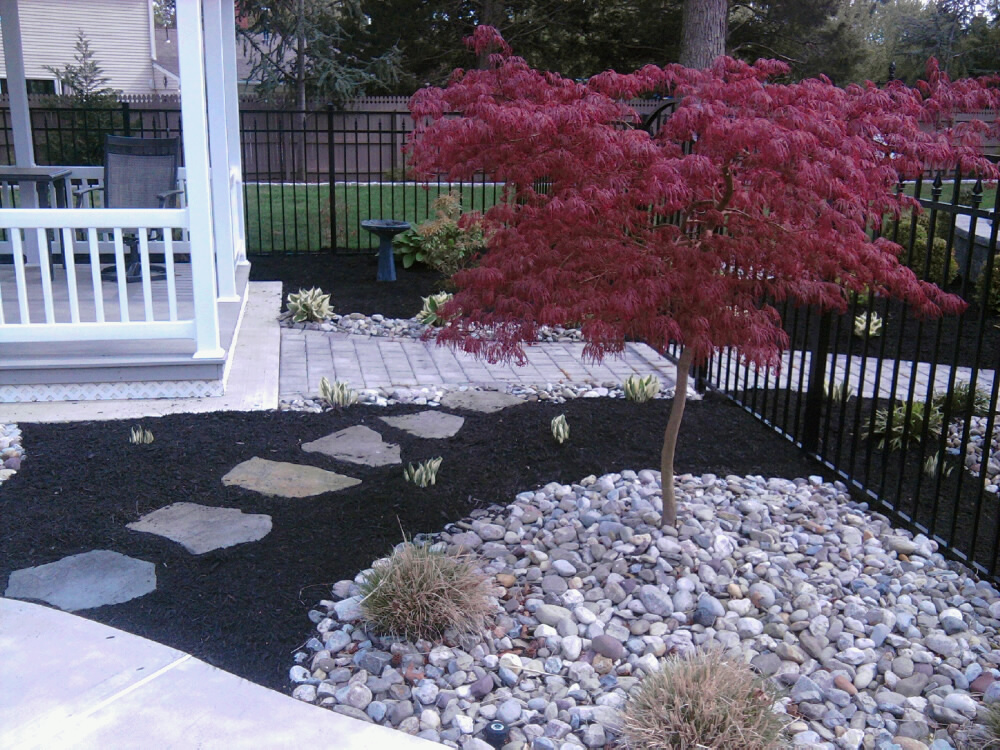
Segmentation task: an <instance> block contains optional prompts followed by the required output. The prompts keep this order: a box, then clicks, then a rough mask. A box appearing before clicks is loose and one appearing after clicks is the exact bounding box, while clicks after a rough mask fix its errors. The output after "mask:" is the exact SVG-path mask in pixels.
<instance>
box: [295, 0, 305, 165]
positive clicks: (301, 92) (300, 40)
mask: <svg viewBox="0 0 1000 750" xmlns="http://www.w3.org/2000/svg"><path fill="white" fill-rule="evenodd" d="M305 25H306V8H305V0H299V2H298V8H297V18H296V25H295V110H296V111H295V118H294V123H295V133H294V134H293V136H292V144H293V146H292V164H293V170H292V171H293V172H294V175H295V177H294V179H295V180H299V181H304V180H305V178H306V148H305V141H306V30H305Z"/></svg>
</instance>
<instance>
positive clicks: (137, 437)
mask: <svg viewBox="0 0 1000 750" xmlns="http://www.w3.org/2000/svg"><path fill="white" fill-rule="evenodd" d="M128 441H129V442H130V443H132V445H149V444H150V443H152V442H153V433H152V432H150V431H149V430H147V429H146V428H145V427H143V426H142V425H136V426H135V427H133V428H132V431H131V432H130V433H129V437H128Z"/></svg>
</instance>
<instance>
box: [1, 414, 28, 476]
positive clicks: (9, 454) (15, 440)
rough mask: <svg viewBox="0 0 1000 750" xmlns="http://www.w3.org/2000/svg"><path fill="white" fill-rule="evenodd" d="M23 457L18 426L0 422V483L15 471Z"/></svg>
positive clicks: (19, 466)
mask: <svg viewBox="0 0 1000 750" xmlns="http://www.w3.org/2000/svg"><path fill="white" fill-rule="evenodd" d="M23 459H24V446H23V445H22V444H21V430H20V428H19V427H18V426H17V425H16V424H0V484H3V482H5V481H6V480H8V479H10V478H11V477H12V476H14V474H16V473H17V470H18V469H20V468H21V461H22V460H23Z"/></svg>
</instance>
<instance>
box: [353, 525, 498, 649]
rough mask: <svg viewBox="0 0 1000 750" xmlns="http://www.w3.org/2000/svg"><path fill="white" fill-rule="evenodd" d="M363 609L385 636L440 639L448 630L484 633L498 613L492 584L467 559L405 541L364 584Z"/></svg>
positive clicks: (373, 626) (371, 624)
mask: <svg viewBox="0 0 1000 750" xmlns="http://www.w3.org/2000/svg"><path fill="white" fill-rule="evenodd" d="M361 594H362V598H361V611H362V613H363V617H364V619H365V621H366V622H367V623H368V625H369V626H370V627H371V628H372V629H373V630H374V631H375V632H377V633H379V634H383V635H394V636H403V637H406V638H408V639H410V640H414V639H416V638H436V637H439V636H440V635H441V634H442V633H444V631H445V630H446V629H452V628H453V629H455V630H458V631H459V632H463V633H479V632H481V631H482V630H483V629H484V628H485V627H486V624H487V621H488V620H489V618H490V615H491V614H492V612H493V610H494V605H493V603H492V602H491V601H490V599H489V598H488V597H489V594H490V584H489V581H488V579H487V578H486V577H485V576H484V575H483V574H482V573H480V572H479V569H478V566H477V561H476V560H475V559H474V558H471V557H468V556H462V557H459V556H455V555H448V554H446V553H444V552H441V551H438V550H436V549H433V548H432V547H430V546H429V545H425V544H414V543H411V542H403V543H402V544H400V545H398V546H397V547H396V549H395V550H393V553H392V555H390V556H389V557H388V558H385V559H382V560H379V561H377V562H376V563H375V564H374V565H373V566H372V572H371V573H370V574H369V575H368V576H367V577H366V578H365V580H364V582H363V583H362V584H361Z"/></svg>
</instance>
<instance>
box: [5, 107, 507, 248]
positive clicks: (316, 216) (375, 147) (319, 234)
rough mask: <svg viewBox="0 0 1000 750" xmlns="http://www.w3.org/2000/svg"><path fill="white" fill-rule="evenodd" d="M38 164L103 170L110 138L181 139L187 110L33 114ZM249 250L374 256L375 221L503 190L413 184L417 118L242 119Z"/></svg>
mask: <svg viewBox="0 0 1000 750" xmlns="http://www.w3.org/2000/svg"><path fill="white" fill-rule="evenodd" d="M0 116H2V119H0V161H2V163H7V164H11V163H13V159H14V148H13V137H12V134H11V127H10V112H9V110H8V109H2V110H0ZM31 116H32V126H33V138H34V147H35V160H36V161H37V163H38V164H45V165H48V164H59V165H72V166H97V165H100V164H101V163H102V160H103V149H104V137H105V135H107V134H115V135H129V136H139V137H165V136H174V135H180V134H181V117H180V110H179V109H177V108H176V107H168V108H162V107H161V108H155V107H146V106H138V105H133V104H129V103H121V104H116V105H114V106H111V107H107V108H78V107H74V108H67V107H43V106H36V107H33V108H32V110H31ZM240 129H241V149H242V158H243V175H244V198H245V201H244V202H245V207H246V208H245V220H246V230H247V231H246V236H247V251H248V253H250V254H252V255H261V254H273V253H280V254H292V253H317V252H331V251H337V252H343V253H351V252H367V251H369V250H371V249H372V248H375V247H377V246H378V240H377V238H375V237H373V236H371V235H369V234H368V233H367V232H366V231H364V230H363V229H362V228H361V222H362V221H363V220H364V219H369V218H383V219H399V220H405V221H409V222H411V223H418V222H422V221H425V220H427V219H429V218H433V216H434V208H433V202H434V200H435V199H436V198H437V197H438V196H439V195H441V194H442V193H447V192H449V191H453V192H456V193H458V194H459V195H460V197H461V202H462V209H463V210H465V211H473V210H478V211H484V210H486V209H487V208H489V207H490V206H492V205H494V204H495V203H496V202H497V201H498V200H500V199H501V196H502V192H503V187H502V185H498V184H496V183H493V182H491V181H490V179H489V178H488V176H487V175H480V176H478V178H477V179H475V180H474V181H472V182H465V183H448V182H443V181H436V182H432V183H426V182H422V183H418V182H415V181H414V180H413V179H412V174H410V170H409V169H408V168H407V166H406V163H405V159H404V156H403V150H402V149H403V145H404V144H405V143H406V139H407V137H408V135H409V133H410V132H412V130H413V120H412V118H410V116H409V114H408V113H404V112H395V111H372V112H360V111H347V112H344V111H337V110H334V109H333V108H332V107H324V108H320V109H316V110H312V111H308V112H305V113H301V112H296V111H289V110H276V109H243V110H241V111H240Z"/></svg>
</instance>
